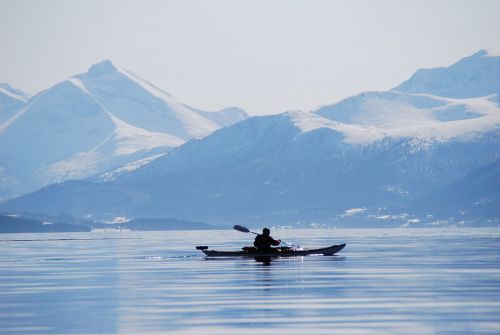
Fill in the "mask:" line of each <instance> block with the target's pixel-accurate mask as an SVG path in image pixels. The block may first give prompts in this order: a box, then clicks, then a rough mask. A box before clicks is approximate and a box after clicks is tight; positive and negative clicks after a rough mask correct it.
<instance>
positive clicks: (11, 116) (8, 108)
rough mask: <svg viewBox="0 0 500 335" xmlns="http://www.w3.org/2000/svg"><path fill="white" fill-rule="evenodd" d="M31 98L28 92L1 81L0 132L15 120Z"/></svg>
mask: <svg viewBox="0 0 500 335" xmlns="http://www.w3.org/2000/svg"><path fill="white" fill-rule="evenodd" d="M29 99H30V96H29V94H28V93H25V92H23V91H21V90H19V89H15V88H13V87H12V86H10V85H9V84H7V83H0V134H1V133H2V132H3V131H4V129H6V128H7V127H8V126H9V124H11V123H12V122H14V121H15V120H16V119H17V117H16V114H17V113H19V112H20V111H21V110H22V109H23V108H24V107H25V106H26V105H27V104H28V101H29Z"/></svg>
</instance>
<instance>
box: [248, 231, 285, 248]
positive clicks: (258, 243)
mask: <svg viewBox="0 0 500 335" xmlns="http://www.w3.org/2000/svg"><path fill="white" fill-rule="evenodd" d="M270 234H271V230H269V228H264V229H262V234H260V235H257V236H256V237H255V241H254V242H253V245H254V246H255V247H256V248H257V249H258V250H271V249H272V248H271V246H273V245H274V246H277V245H279V244H280V243H281V241H280V240H276V239H274V238H272V237H271V236H270Z"/></svg>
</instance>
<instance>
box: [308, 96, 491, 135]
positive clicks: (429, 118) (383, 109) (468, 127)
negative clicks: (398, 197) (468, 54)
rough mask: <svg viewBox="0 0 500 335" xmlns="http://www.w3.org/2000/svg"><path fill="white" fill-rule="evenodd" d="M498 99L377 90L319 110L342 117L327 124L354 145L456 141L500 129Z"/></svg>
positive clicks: (328, 114) (328, 116)
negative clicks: (390, 139)
mask: <svg viewBox="0 0 500 335" xmlns="http://www.w3.org/2000/svg"><path fill="white" fill-rule="evenodd" d="M497 101H498V95H497V94H494V95H490V96H485V97H479V98H469V99H453V98H443V97H437V96H434V95H431V94H407V93H402V92H397V91H390V92H371V93H363V94H360V95H357V96H354V97H351V98H348V99H346V100H343V101H341V102H339V103H337V104H334V105H331V106H323V107H320V108H319V109H318V110H316V111H314V112H313V113H314V114H318V115H321V116H323V117H325V118H328V119H330V120H333V121H337V122H338V123H337V124H330V125H326V124H325V126H328V127H330V128H332V129H335V130H337V131H340V132H342V133H343V134H344V135H345V137H346V142H348V143H362V142H373V141H377V140H379V139H380V138H381V136H388V137H395V138H401V137H414V138H417V139H421V140H450V139H452V138H459V137H462V136H465V137H467V136H468V135H469V134H471V133H475V132H487V131H491V130H493V129H495V128H498V127H499V126H500V106H499V105H498V102H497ZM341 124H342V125H341ZM346 125H350V126H348V127H346ZM366 132H369V133H370V134H368V133H366Z"/></svg>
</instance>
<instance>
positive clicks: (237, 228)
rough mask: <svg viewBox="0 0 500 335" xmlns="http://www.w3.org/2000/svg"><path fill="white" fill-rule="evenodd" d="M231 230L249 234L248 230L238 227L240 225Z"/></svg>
mask: <svg viewBox="0 0 500 335" xmlns="http://www.w3.org/2000/svg"><path fill="white" fill-rule="evenodd" d="M233 229H235V230H237V231H241V232H242V233H250V229H248V228H247V227H243V226H240V225H236V226H234V227H233Z"/></svg>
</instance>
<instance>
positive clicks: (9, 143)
mask: <svg viewBox="0 0 500 335" xmlns="http://www.w3.org/2000/svg"><path fill="white" fill-rule="evenodd" d="M6 91H7V90H6ZM1 92H3V91H1ZM7 92H10V93H11V95H12V96H14V93H12V91H7ZM17 96H20V94H18V95H17ZM24 103H25V104H26V101H24ZM10 114H11V115H10V116H9V119H8V120H6V121H5V122H3V123H2V126H1V128H0V171H1V174H2V189H1V190H0V198H2V197H3V198H8V197H11V196H13V195H19V194H23V193H26V192H29V191H33V190H35V189H37V188H40V187H42V186H44V185H47V184H50V183H53V182H61V181H63V180H66V179H82V178H86V177H89V176H92V175H95V174H98V173H102V172H105V171H107V170H111V169H115V168H118V167H120V166H122V165H125V164H128V163H131V162H134V161H137V160H144V159H146V158H151V157H159V156H158V155H160V154H164V153H166V152H168V151H170V150H171V149H172V148H174V147H176V146H179V145H181V144H183V143H184V142H186V141H188V140H190V139H192V138H195V137H201V136H206V135H208V134H210V133H211V132H213V131H214V130H216V129H218V128H220V127H224V126H227V125H230V124H233V123H235V122H238V121H241V120H243V119H245V118H246V117H247V114H246V113H245V112H244V111H243V110H241V109H238V108H229V109H224V110H222V111H220V112H204V111H199V110H196V109H194V108H191V107H189V106H187V105H184V104H182V103H180V102H179V101H177V100H176V99H175V98H174V97H172V96H171V95H170V94H168V93H166V92H164V91H162V90H160V89H158V88H157V87H155V86H153V85H152V84H150V83H148V82H147V81H145V80H144V79H142V78H140V77H139V76H137V75H135V74H133V73H131V72H129V71H127V70H124V69H119V68H117V67H115V66H114V65H113V64H112V63H111V62H110V61H103V62H101V63H98V64H95V65H93V66H92V67H91V68H90V69H89V71H88V72H87V73H84V74H81V75H77V76H74V77H72V78H70V79H68V80H66V81H64V82H61V83H59V84H57V85H55V86H53V87H52V88H50V89H48V90H46V91H43V92H41V93H39V94H37V95H36V96H34V97H33V98H31V100H29V103H28V104H27V105H26V106H23V108H22V109H19V108H18V110H17V113H13V112H11V113H10Z"/></svg>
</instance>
